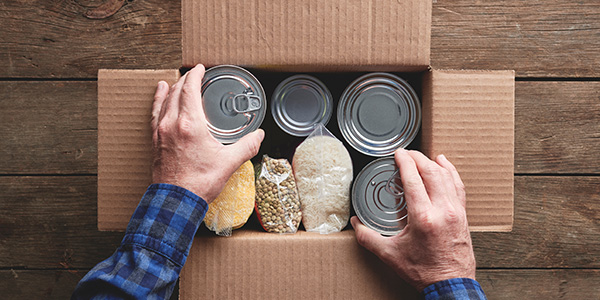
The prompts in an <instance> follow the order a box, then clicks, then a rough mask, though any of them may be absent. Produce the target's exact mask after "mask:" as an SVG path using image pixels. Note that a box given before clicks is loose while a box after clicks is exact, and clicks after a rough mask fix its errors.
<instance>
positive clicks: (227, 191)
mask: <svg viewBox="0 0 600 300" xmlns="http://www.w3.org/2000/svg"><path fill="white" fill-rule="evenodd" d="M254 196H255V188H254V168H253V167H252V162H250V161H247V162H245V163H243V164H242V165H241V166H240V168H239V169H237V171H235V173H233V175H232V176H231V178H229V180H227V183H225V187H224V188H223V191H221V193H220V194H219V196H217V198H216V199H215V200H214V201H213V202H212V203H210V204H209V206H208V211H207V212H206V216H205V217H204V224H205V225H206V227H207V228H208V229H210V230H212V231H214V232H215V233H216V234H218V235H221V236H231V233H232V230H233V229H238V228H240V227H242V226H243V225H244V224H246V222H247V221H248V218H249V217H250V215H252V210H253V208H254Z"/></svg>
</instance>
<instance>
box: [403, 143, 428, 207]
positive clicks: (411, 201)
mask: <svg viewBox="0 0 600 300" xmlns="http://www.w3.org/2000/svg"><path fill="white" fill-rule="evenodd" d="M395 159H396V165H397V166H398V168H399V169H400V179H401V180H402V186H403V188H404V195H405V196H404V198H405V199H406V203H407V207H406V209H407V211H408V218H409V219H410V216H420V215H423V214H425V213H426V212H427V211H429V210H430V208H431V200H430V199H429V196H428V195H427V191H426V190H425V186H424V185H423V181H422V179H421V175H419V171H418V170H417V166H416V164H415V161H414V160H413V158H412V157H411V156H410V155H409V154H408V151H406V150H404V149H402V148H400V149H398V150H396V153H395Z"/></svg>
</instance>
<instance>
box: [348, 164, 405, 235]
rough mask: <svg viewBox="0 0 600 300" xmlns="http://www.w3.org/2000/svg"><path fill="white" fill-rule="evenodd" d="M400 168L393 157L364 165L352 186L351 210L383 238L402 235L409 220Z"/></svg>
mask: <svg viewBox="0 0 600 300" xmlns="http://www.w3.org/2000/svg"><path fill="white" fill-rule="evenodd" d="M406 206H407V205H406V200H405V198H404V189H403V187H402V184H401V182H400V173H399V169H398V168H397V167H396V162H395V161H394V158H392V157H386V158H379V159H376V160H374V161H372V162H370V163H369V164H368V165H367V166H365V167H364V168H363V169H362V170H361V171H360V173H358V176H357V177H356V180H355V181H354V185H353V186H352V207H354V211H355V212H356V216H357V217H358V218H359V219H360V221H361V222H362V223H363V224H364V225H365V226H367V227H369V228H371V229H373V230H375V231H377V232H379V233H380V234H383V235H396V234H398V233H400V232H401V231H402V230H403V229H404V226H406V223H407V221H408V219H407V218H408V212H407V208H406Z"/></svg>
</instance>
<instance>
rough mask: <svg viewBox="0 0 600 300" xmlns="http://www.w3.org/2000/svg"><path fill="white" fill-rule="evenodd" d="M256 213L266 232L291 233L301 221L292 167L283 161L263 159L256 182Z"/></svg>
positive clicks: (266, 157)
mask: <svg viewBox="0 0 600 300" xmlns="http://www.w3.org/2000/svg"><path fill="white" fill-rule="evenodd" d="M256 212H257V214H258V217H259V220H260V221H261V225H262V227H263V228H264V229H265V230H266V231H268V232H276V233H295V232H296V231H297V230H298V226H299V225H300V221H301V220H302V212H301V211H300V200H299V198H298V191H297V188H296V182H295V181H294V176H293V174H292V166H291V165H290V163H289V162H288V161H287V160H285V159H273V158H270V157H268V156H266V155H265V156H264V157H263V160H262V166H261V172H260V175H259V176H258V178H257V180H256Z"/></svg>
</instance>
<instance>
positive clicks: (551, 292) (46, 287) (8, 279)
mask: <svg viewBox="0 0 600 300" xmlns="http://www.w3.org/2000/svg"><path fill="white" fill-rule="evenodd" d="M83 275H85V271H75V270H2V271H0V291H2V292H3V294H4V295H11V296H12V297H13V299H69V298H70V296H71V293H72V292H73V290H74V289H75V286H76V285H77V282H78V281H79V280H80V279H81V278H82V277H83ZM598 276H600V270H597V269H595V270H581V269H580V270H552V269H550V270H519V269H505V270H478V271H477V279H478V281H479V282H480V284H481V286H482V288H483V290H484V292H485V293H486V296H487V297H488V299H511V300H512V299H596V298H597V296H598V295H599V294H600V285H597V284H590V278H598ZM171 299H173V300H175V299H178V288H177V287H176V288H175V291H174V293H173V295H172V296H171ZM400 299H405V298H401V297H400ZM184 300H185V299H184Z"/></svg>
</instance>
